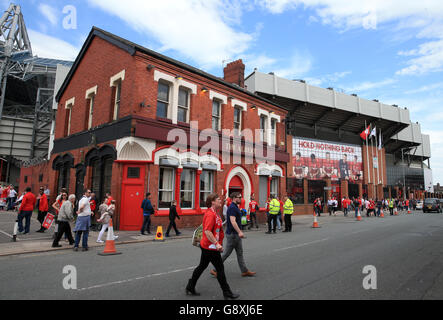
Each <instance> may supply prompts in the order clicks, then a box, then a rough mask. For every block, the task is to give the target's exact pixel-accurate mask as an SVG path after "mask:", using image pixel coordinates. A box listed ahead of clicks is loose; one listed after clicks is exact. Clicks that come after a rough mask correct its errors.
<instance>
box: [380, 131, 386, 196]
mask: <svg viewBox="0 0 443 320" xmlns="http://www.w3.org/2000/svg"><path fill="white" fill-rule="evenodd" d="M379 139H380V141H379V148H380V155H381V157H382V160H381V168H382V170H381V184H382V185H385V177H384V174H383V146H382V144H383V134H382V133H381V130H380V137H379ZM383 197H384V194H383Z"/></svg>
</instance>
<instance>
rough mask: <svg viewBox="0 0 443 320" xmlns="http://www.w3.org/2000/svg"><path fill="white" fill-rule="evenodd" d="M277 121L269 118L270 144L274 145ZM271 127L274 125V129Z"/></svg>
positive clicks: (275, 142)
mask: <svg viewBox="0 0 443 320" xmlns="http://www.w3.org/2000/svg"><path fill="white" fill-rule="evenodd" d="M277 123H278V122H277V119H275V118H271V140H270V141H271V144H273V145H276V144H277ZM273 125H275V128H273Z"/></svg>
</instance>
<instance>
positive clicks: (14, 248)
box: [0, 211, 195, 257]
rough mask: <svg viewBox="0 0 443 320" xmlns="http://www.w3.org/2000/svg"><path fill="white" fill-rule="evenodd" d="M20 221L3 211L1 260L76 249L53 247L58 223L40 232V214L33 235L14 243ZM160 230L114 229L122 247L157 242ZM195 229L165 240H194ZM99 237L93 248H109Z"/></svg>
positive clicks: (14, 214)
mask: <svg viewBox="0 0 443 320" xmlns="http://www.w3.org/2000/svg"><path fill="white" fill-rule="evenodd" d="M16 218H17V212H11V211H9V212H7V211H0V257H2V256H10V255H18V254H29V253H41V252H51V251H62V250H72V248H73V246H71V245H69V243H68V242H67V240H64V239H63V238H62V239H61V240H60V243H59V244H60V245H62V247H61V248H52V241H53V235H54V230H55V227H54V226H55V224H53V226H52V227H51V228H50V230H47V231H46V232H45V233H37V232H36V231H37V230H39V229H40V223H39V222H38V221H37V219H36V214H33V216H32V218H31V232H30V233H29V234H26V235H22V234H18V235H17V241H16V242H13V241H12V239H13V236H12V234H13V229H14V224H15V220H16ZM23 223H24V220H23ZM71 229H72V225H71ZM166 229H167V226H163V232H166ZM156 230H157V226H151V233H152V235H148V234H146V235H141V234H140V231H116V230H114V235H115V236H118V239H117V240H116V241H115V245H116V246H119V245H124V244H130V243H139V242H152V241H154V239H155V232H156ZM194 230H195V228H193V229H179V231H180V232H181V233H182V234H181V235H180V236H175V231H172V232H171V233H170V237H169V238H165V241H171V240H176V239H185V238H192V235H193V233H194ZM98 235H99V232H98V231H90V232H89V239H88V245H89V248H98V247H103V248H104V246H105V244H104V243H97V242H96V241H97V238H98ZM73 236H74V234H73ZM106 236H107V232H105V234H104V235H103V237H102V240H104V241H105V240H106ZM80 246H81V243H80Z"/></svg>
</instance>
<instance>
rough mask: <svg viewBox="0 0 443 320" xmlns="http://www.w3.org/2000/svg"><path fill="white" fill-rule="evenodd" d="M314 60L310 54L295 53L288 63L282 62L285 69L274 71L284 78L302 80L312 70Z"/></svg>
mask: <svg viewBox="0 0 443 320" xmlns="http://www.w3.org/2000/svg"><path fill="white" fill-rule="evenodd" d="M312 61H313V58H312V56H311V55H310V54H309V53H302V52H298V51H296V52H294V53H293V54H292V56H291V57H290V58H289V60H288V61H280V65H285V66H286V67H284V68H279V69H277V70H274V73H275V74H276V75H277V76H279V77H282V78H301V77H303V76H304V75H306V74H307V73H308V72H309V71H310V70H311V68H312V63H313V62H312Z"/></svg>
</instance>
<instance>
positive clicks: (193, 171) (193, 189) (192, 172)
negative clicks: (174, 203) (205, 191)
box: [180, 168, 196, 209]
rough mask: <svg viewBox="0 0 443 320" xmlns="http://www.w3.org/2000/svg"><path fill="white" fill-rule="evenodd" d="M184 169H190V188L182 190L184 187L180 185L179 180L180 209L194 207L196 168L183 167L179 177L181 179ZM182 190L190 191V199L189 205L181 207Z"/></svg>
mask: <svg viewBox="0 0 443 320" xmlns="http://www.w3.org/2000/svg"><path fill="white" fill-rule="evenodd" d="M185 171H190V172H191V183H192V188H191V190H187V189H185V190H184V189H182V187H181V185H182V181H180V208H182V209H194V208H195V196H194V195H195V176H196V170H195V169H188V168H183V172H182V174H181V179H183V177H184V172H185ZM182 192H186V193H191V199H192V205H191V207H183V206H182V203H181V198H182Z"/></svg>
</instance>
